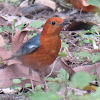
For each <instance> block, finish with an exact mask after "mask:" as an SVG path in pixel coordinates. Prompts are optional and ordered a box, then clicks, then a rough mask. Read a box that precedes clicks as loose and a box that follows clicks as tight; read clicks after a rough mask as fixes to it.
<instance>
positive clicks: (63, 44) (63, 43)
mask: <svg viewBox="0 0 100 100" xmlns="http://www.w3.org/2000/svg"><path fill="white" fill-rule="evenodd" d="M61 47H69V45H68V44H66V43H65V42H62V43H61Z"/></svg>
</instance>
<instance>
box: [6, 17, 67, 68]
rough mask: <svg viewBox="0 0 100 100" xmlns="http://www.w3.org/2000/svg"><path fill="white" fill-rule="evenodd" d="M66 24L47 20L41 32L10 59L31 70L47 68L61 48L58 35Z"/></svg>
mask: <svg viewBox="0 0 100 100" xmlns="http://www.w3.org/2000/svg"><path fill="white" fill-rule="evenodd" d="M66 23H67V21H64V20H63V19H62V18H59V17H51V18H49V19H48V20H47V21H46V23H45V24H44V26H43V30H42V32H41V33H38V34H37V35H36V36H34V37H32V38H31V39H29V40H28V41H27V42H26V43H24V44H23V45H22V46H21V47H20V48H19V49H18V50H17V51H16V52H15V53H13V55H12V57H11V58H18V59H20V61H21V62H22V64H23V65H25V66H27V67H29V68H30V69H33V70H42V69H45V68H47V67H48V66H49V65H50V64H52V63H53V62H54V61H55V59H56V57H57V56H58V53H59V51H60V48H61V39H60V33H61V30H62V29H63V27H64V25H66ZM11 58H10V59H11ZM8 60H9V58H8Z"/></svg>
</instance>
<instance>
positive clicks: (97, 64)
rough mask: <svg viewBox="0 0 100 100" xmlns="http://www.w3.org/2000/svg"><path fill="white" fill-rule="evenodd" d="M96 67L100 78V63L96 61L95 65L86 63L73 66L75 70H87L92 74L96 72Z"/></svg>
mask: <svg viewBox="0 0 100 100" xmlns="http://www.w3.org/2000/svg"><path fill="white" fill-rule="evenodd" d="M94 69H96V72H97V76H98V77H99V78H100V63H96V64H93V65H84V66H78V67H75V68H73V70H74V71H75V72H80V71H86V72H88V73H90V74H94V73H95V72H94V71H93V70H94Z"/></svg>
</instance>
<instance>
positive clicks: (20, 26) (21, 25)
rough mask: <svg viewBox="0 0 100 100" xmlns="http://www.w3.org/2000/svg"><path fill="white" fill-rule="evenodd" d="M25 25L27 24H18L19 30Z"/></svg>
mask: <svg viewBox="0 0 100 100" xmlns="http://www.w3.org/2000/svg"><path fill="white" fill-rule="evenodd" d="M24 25H25V24H20V25H17V29H18V31H20V32H21V30H22V28H23V27H25V26H24Z"/></svg>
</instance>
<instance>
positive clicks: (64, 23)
mask: <svg viewBox="0 0 100 100" xmlns="http://www.w3.org/2000/svg"><path fill="white" fill-rule="evenodd" d="M66 24H69V22H68V21H64V22H63V23H61V24H60V25H61V26H64V25H66Z"/></svg>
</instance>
